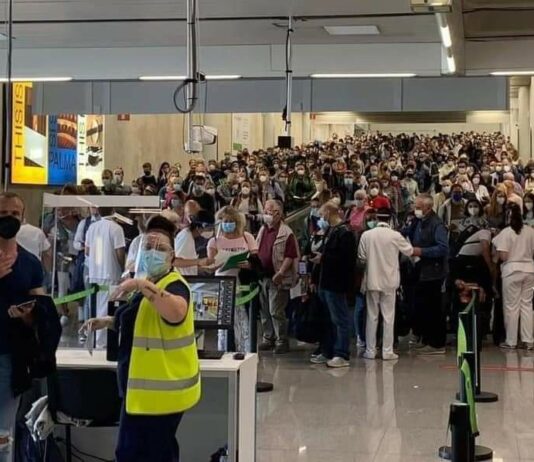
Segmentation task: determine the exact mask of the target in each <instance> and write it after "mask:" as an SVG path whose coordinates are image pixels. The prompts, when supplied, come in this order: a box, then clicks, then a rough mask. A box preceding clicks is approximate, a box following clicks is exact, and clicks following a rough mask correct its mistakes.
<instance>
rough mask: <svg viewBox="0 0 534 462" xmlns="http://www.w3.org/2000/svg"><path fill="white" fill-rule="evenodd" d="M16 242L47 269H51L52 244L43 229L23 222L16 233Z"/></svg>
mask: <svg viewBox="0 0 534 462" xmlns="http://www.w3.org/2000/svg"><path fill="white" fill-rule="evenodd" d="M17 244H18V245H20V246H21V247H23V248H24V249H26V250H27V251H28V252H30V253H31V254H33V255H35V256H36V257H37V258H38V259H39V261H40V262H41V263H42V264H43V267H44V268H45V269H46V270H47V271H50V270H51V266H52V265H51V262H52V252H51V247H52V246H51V244H50V241H49V240H48V239H47V238H46V234H45V233H44V232H43V230H41V229H40V228H37V226H33V225H30V224H29V223H26V222H25V223H24V224H23V225H22V226H21V227H20V230H19V232H18V233H17Z"/></svg>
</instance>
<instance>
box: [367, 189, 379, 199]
mask: <svg viewBox="0 0 534 462" xmlns="http://www.w3.org/2000/svg"><path fill="white" fill-rule="evenodd" d="M378 193H379V189H378V188H371V189H370V190H369V194H370V195H371V196H373V197H376V196H378Z"/></svg>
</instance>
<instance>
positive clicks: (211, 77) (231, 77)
mask: <svg viewBox="0 0 534 462" xmlns="http://www.w3.org/2000/svg"><path fill="white" fill-rule="evenodd" d="M241 77H242V76H241V75H207V76H206V79H207V80H237V79H240V78H241Z"/></svg>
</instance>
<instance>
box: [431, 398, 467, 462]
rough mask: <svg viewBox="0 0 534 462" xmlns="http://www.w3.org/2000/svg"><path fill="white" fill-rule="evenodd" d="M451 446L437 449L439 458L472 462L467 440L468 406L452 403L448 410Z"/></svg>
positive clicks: (457, 461) (455, 461) (458, 461)
mask: <svg viewBox="0 0 534 462" xmlns="http://www.w3.org/2000/svg"><path fill="white" fill-rule="evenodd" d="M449 423H450V426H451V445H450V446H442V447H441V448H439V457H440V458H442V459H446V460H452V461H454V462H473V460H474V459H473V454H472V452H473V451H472V447H471V441H470V438H469V433H470V428H469V406H468V405H467V404H465V403H453V404H451V408H450V417H449Z"/></svg>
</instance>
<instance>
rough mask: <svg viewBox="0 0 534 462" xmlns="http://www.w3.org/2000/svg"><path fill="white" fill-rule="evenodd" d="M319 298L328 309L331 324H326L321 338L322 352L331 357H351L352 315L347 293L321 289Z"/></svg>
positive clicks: (347, 358)
mask: <svg viewBox="0 0 534 462" xmlns="http://www.w3.org/2000/svg"><path fill="white" fill-rule="evenodd" d="M319 298H320V300H321V302H322V304H323V305H324V307H325V308H326V309H327V311H328V315H329V316H330V325H329V326H325V331H324V336H323V339H322V340H321V352H322V354H323V355H324V356H325V357H327V358H329V359H331V358H333V357H336V356H338V357H340V358H343V359H346V360H347V361H348V360H349V359H350V317H349V308H348V306H347V295H346V294H344V293H339V292H333V291H331V290H324V289H319Z"/></svg>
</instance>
